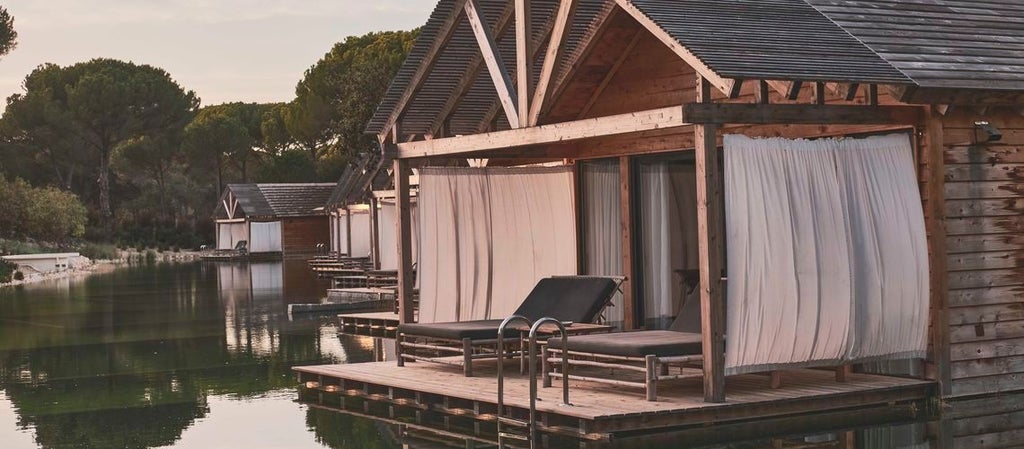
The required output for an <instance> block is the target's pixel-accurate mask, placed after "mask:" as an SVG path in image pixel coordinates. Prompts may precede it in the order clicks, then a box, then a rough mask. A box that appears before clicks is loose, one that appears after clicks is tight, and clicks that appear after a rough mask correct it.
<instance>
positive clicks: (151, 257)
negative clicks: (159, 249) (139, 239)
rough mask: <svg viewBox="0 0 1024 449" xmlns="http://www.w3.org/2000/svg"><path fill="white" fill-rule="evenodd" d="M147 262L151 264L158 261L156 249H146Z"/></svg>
mask: <svg viewBox="0 0 1024 449" xmlns="http://www.w3.org/2000/svg"><path fill="white" fill-rule="evenodd" d="M146 263H147V264H149V265H152V264H154V263H156V251H153V250H151V249H150V250H146Z"/></svg>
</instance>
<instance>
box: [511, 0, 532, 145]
mask: <svg viewBox="0 0 1024 449" xmlns="http://www.w3.org/2000/svg"><path fill="white" fill-rule="evenodd" d="M513 1H514V2H515V5H516V84H517V85H518V89H519V109H518V110H519V123H520V124H521V125H522V126H526V124H527V123H529V121H530V98H531V96H532V94H533V86H532V84H533V69H532V68H533V52H532V51H531V48H530V47H531V46H532V43H533V42H532V41H533V39H532V37H533V36H532V35H531V32H530V20H532V19H533V16H532V15H531V14H530V1H529V0H513ZM513 128H516V127H513Z"/></svg>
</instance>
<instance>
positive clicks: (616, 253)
mask: <svg viewBox="0 0 1024 449" xmlns="http://www.w3.org/2000/svg"><path fill="white" fill-rule="evenodd" d="M582 174H583V186H582V188H583V216H584V223H583V233H584V245H585V250H586V258H587V260H586V270H587V274H593V275H610V276H621V275H622V273H623V271H622V195H621V194H620V190H619V189H620V181H619V179H620V176H619V164H618V161H599V162H585V163H583V170H582ZM623 307H624V305H623V303H622V293H616V294H615V296H614V297H612V301H611V307H609V308H607V309H605V311H604V318H605V322H606V323H607V324H610V325H613V326H617V327H621V326H622V323H623V321H624V320H625V316H624V315H623V310H624V309H623Z"/></svg>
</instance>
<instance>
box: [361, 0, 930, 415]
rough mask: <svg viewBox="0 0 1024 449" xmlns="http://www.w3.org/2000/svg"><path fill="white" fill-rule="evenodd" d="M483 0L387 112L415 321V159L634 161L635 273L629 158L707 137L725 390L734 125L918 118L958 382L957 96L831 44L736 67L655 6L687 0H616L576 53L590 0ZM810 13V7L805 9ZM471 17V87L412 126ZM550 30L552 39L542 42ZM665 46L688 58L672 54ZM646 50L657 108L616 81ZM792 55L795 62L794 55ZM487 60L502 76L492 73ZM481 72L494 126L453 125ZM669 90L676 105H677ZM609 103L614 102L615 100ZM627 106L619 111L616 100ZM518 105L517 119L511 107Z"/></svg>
mask: <svg viewBox="0 0 1024 449" xmlns="http://www.w3.org/2000/svg"><path fill="white" fill-rule="evenodd" d="M480 3H481V0H453V1H447V0H446V1H444V2H442V4H444V5H447V4H450V5H449V6H450V7H451V10H450V12H449V14H447V15H446V16H443V20H437V21H436V25H437V27H436V30H434V31H435V32H434V33H433V38H432V39H431V40H429V42H427V43H425V44H422V45H420V50H421V53H420V54H419V56H420V59H419V60H420V63H419V65H418V66H416V70H415V71H414V72H413V73H411V75H410V76H408V77H407V78H406V79H405V81H404V84H403V85H400V86H399V87H400V89H398V90H397V91H396V92H400V94H399V95H397V96H396V99H395V101H394V102H393V105H392V107H390V109H389V111H387V114H386V117H387V119H386V121H385V122H384V124H383V126H381V127H378V130H379V132H378V138H379V140H380V142H381V144H382V146H383V148H384V149H385V152H386V156H387V157H390V158H392V159H393V169H394V182H395V195H396V202H397V206H398V220H397V223H396V227H397V234H396V235H397V236H398V242H399V260H400V266H399V275H398V279H399V294H398V296H399V304H400V306H399V309H400V316H401V320H402V321H404V322H409V321H412V320H413V309H412V301H411V298H412V290H413V281H412V277H411V272H412V263H413V261H412V259H411V250H410V248H411V230H410V223H411V219H410V195H409V184H408V174H409V172H410V168H411V167H414V166H417V165H425V164H427V163H430V162H432V161H442V160H448V159H454V158H491V159H492V160H495V161H506V162H508V163H515V162H516V161H519V162H523V161H531V162H532V161H538V160H559V159H564V160H585V159H594V158H602V157H618V158H620V160H621V162H622V163H621V164H620V169H621V170H622V176H621V182H622V186H621V195H622V198H623V202H622V204H623V210H622V217H623V219H622V224H623V229H622V244H623V247H624V251H623V254H624V257H625V258H626V259H627V260H626V261H625V262H624V264H623V266H624V267H625V271H626V272H625V273H624V274H625V275H626V276H627V277H628V278H633V273H632V268H631V267H632V263H630V261H629V258H630V257H632V254H634V252H633V251H632V249H633V245H634V242H633V233H634V230H633V229H632V224H631V219H630V217H631V216H632V214H633V212H632V211H631V210H630V201H629V199H630V198H631V197H632V195H633V192H632V191H631V189H632V188H633V187H632V186H631V183H630V177H631V175H630V173H629V157H630V156H634V155H640V154H651V153H658V152H665V151H671V150H678V149H689V148H692V149H693V150H694V151H695V160H696V173H697V211H696V213H697V222H698V226H699V229H698V236H699V255H700V285H701V293H700V298H701V320H702V332H703V357H704V368H703V369H704V395H705V400H706V401H710V402H723V401H724V400H725V389H724V388H725V376H724V349H725V344H724V331H725V323H724V302H723V297H722V296H723V293H722V292H723V288H722V279H721V276H720V274H721V273H722V271H723V254H724V244H725V242H724V239H725V237H724V236H723V235H722V234H721V233H720V231H719V230H720V229H721V222H722V220H723V217H722V215H723V211H722V210H721V206H720V205H721V204H722V199H721V197H722V192H721V188H720V185H721V180H720V176H721V172H720V169H719V157H718V148H719V147H720V141H721V137H722V135H723V134H724V133H742V134H747V135H752V136H782V137H820V136H838V135H847V134H857V133H866V132H877V131H884V130H896V129H901V130H913V132H914V133H915V136H917V142H916V143H917V147H918V148H917V155H916V157H917V159H918V164H919V166H920V167H923V168H925V167H926V169H922V170H920V172H919V182H920V184H921V185H922V192H921V193H922V197H923V198H925V202H926V204H925V214H926V217H925V220H926V226H927V232H928V236H929V238H928V247H929V263H930V266H931V280H930V285H931V309H932V311H933V313H932V315H933V317H932V320H933V321H932V329H933V332H932V336H931V346H932V349H931V351H930V357H929V360H928V366H929V367H930V369H929V372H930V373H931V376H932V377H933V378H934V379H935V380H937V381H938V383H939V385H940V387H941V389H942V391H943V392H944V393H945V394H948V392H949V388H950V372H949V365H950V364H949V345H950V343H949V335H948V332H947V331H946V330H947V329H948V324H947V323H946V320H948V313H946V309H947V307H948V306H947V285H946V284H947V271H946V263H947V258H946V246H945V245H946V244H945V242H946V239H945V227H944V215H945V209H944V201H943V198H944V190H943V173H944V170H943V164H944V160H943V128H942V126H943V125H942V120H941V115H940V112H939V111H940V110H942V109H943V107H942V106H936V105H932V104H929V103H930V102H932V101H934V100H935V99H937V98H946V97H942V96H941V95H940V94H939V93H937V91H934V90H932V91H929V90H928V89H923V88H918V86H916V85H915V84H914V83H913V82H912V81H911V80H909V79H906V78H901V77H902V75H901V74H900V73H899V72H898V71H896V70H893V72H894V74H893V75H891V76H889V75H888V74H883V75H880V74H878V73H870V72H869V73H864V74H860V73H851V72H848V71H844V70H832V71H830V70H829V69H828V62H827V60H828V58H829V56H825V55H822V56H820V58H821V59H823V60H825V61H826V62H823V69H822V70H821V71H820V72H821V73H816V72H814V71H813V70H809V69H802V68H800V67H797V69H795V70H794V72H793V73H791V74H789V75H785V74H781V75H780V74H779V73H781V72H779V70H778V69H775V71H774V72H773V71H771V70H762V68H761V67H759V66H757V62H756V61H754V62H750V63H748V65H749V66H750V67H749V69H750V70H749V76H743V77H740V76H738V75H737V73H735V70H734V69H729V70H722V69H719V68H718V67H716V66H715V64H709V63H708V62H707V61H708V59H707V58H705V57H704V56H703V55H702V54H701V51H698V50H694V49H692V48H689V47H688V46H686V45H683V43H681V41H680V38H679V36H676V35H673V34H672V33H671V30H668V31H667V30H666V27H665V26H663V24H662V23H659V22H658V20H656V16H657V14H655V13H654V12H652V10H651V8H654V7H655V6H659V5H660V6H664V5H666V4H672V2H667V3H666V2H652V1H647V2H635V1H630V0H615V1H614V2H610V3H611V5H610V6H609V7H608V8H607V10H602V11H600V12H599V13H598V14H597V15H596V17H595V18H594V19H593V20H591V21H590V22H589V24H588V25H586V26H587V27H588V30H587V32H586V33H582V37H577V38H576V41H575V44H574V46H573V48H572V51H570V49H569V48H568V45H567V42H568V39H569V36H570V30H571V28H572V26H579V24H578V23H577V24H576V25H573V24H574V21H573V18H574V17H575V14H576V11H577V8H578V7H579V6H580V0H557V1H556V2H555V3H556V4H557V8H556V9H555V12H554V14H552V15H551V17H550V18H544V19H543V20H542V19H538V18H536V17H535V16H532V15H531V11H530V9H531V2H530V1H528V0H512V1H511V3H510V4H509V5H508V6H507V8H506V9H504V10H502V11H503V12H502V13H501V14H498V15H497V20H496V21H494V20H492V21H490V22H488V21H486V20H485V18H484V15H483V14H482V13H481V4H480ZM534 3H536V2H534ZM638 3H644V4H645V7H646V8H647V9H641V8H640V7H638V6H637V4H638ZM651 4H656V5H654V6H651ZM812 12H813V11H812ZM812 12H807V14H811V13H812ZM435 14H438V12H437V11H435ZM492 16H493V14H492ZM797 19H800V17H796V18H795V19H794V20H797ZM780 20H790V19H788V18H782V19H780ZM462 21H465V22H462ZM460 23H468V24H469V26H470V27H471V29H472V33H473V37H474V39H475V44H476V48H475V49H474V50H476V51H477V52H478V55H479V58H478V59H477V60H473V61H471V62H470V64H469V67H468V68H467V69H466V70H465V71H464V72H462V74H461V77H460V78H459V79H458V82H457V83H456V84H455V89H456V91H455V94H454V95H451V96H450V97H448V99H447V101H446V103H445V104H443V105H441V107H440V108H438V109H437V110H436V115H435V116H433V117H429V120H427V121H428V122H430V123H431V126H430V128H431V129H429V130H428V132H419V131H413V132H405V131H403V130H402V129H401V128H402V127H401V125H402V121H403V118H404V117H407V114H411V113H412V112H410V108H409V106H410V104H412V102H413V100H414V98H415V97H416V96H417V94H418V93H420V92H421V90H423V89H424V87H425V86H427V84H428V83H427V80H428V78H429V77H430V76H431V73H432V70H434V69H435V68H436V66H435V63H436V62H437V61H438V60H439V59H440V56H441V54H442V53H443V52H444V51H445V49H446V47H447V46H450V45H455V43H453V42H455V41H454V40H453V36H454V33H455V30H456V29H457V26H458V25H459V24H460ZM821 26H822V27H826V25H821ZM531 27H540V28H541V29H540V30H537V29H533V28H531ZM510 28H511V31H510ZM826 28H827V27H826ZM836 28H837V29H838V27H836ZM510 42H514V50H515V62H514V64H511V65H509V64H506V62H505V61H504V60H503V58H502V52H501V51H500V48H501V46H502V44H505V45H508V44H509V43H510ZM544 42H546V43H547V45H546V46H543V45H541V44H542V43H544ZM750 45H754V44H750ZM843 45H846V44H845V43H844V44H843ZM849 45H853V44H849ZM703 51H704V52H705V53H711V52H710V51H709V50H706V49H704V50H703ZM665 55H673V56H674V57H675V58H661V57H662V56H665ZM835 57H836V58H840V57H841V56H835ZM879 59H880V58H879ZM638 60H640V61H647V63H648V64H651V67H650V71H653V72H657V73H658V74H661V73H663V72H665V73H670V74H671V76H672V77H673V78H672V80H671V82H672V83H673V84H672V93H671V95H664V96H663V97H662V98H657V99H655V100H650V101H646V104H650V105H651V106H656V107H651V108H637V107H634V106H633V104H634V103H645V102H644V101H640V102H635V101H632V100H631V98H629V97H628V95H629V92H628V91H625V93H624V91H623V90H622V89H620V90H617V91H616V90H615V86H616V83H619V84H622V83H629V82H630V81H629V80H628V79H627V80H626V81H623V79H622V78H617V76H620V75H621V74H622V73H624V72H623V71H624V70H627V69H629V68H630V66H629V65H630V64H633V63H635V62H637V61H638ZM804 62H807V61H804ZM883 62H884V61H883ZM780 63H782V64H783V66H785V61H781V62H780ZM794 64H795V65H798V66H799V64H796V63H794ZM534 65H539V67H534ZM596 65H600V66H601V70H591V72H595V71H596V72H602V76H597V77H595V76H592V75H593V73H587V70H589V68H590V67H593V66H596ZM741 66H742V64H741ZM509 67H513V68H514V70H510V69H508V68H509ZM660 67H664V70H662V69H660ZM483 70H486V74H482V72H483ZM880 70H881V69H880ZM531 74H535V75H534V76H531ZM445 75H450V74H445ZM478 75H479V76H478ZM652 76H653V75H652ZM478 78H482V79H486V80H489V82H490V87H491V88H492V89H493V95H494V99H493V105H492V107H491V108H490V109H489V111H490V112H488V113H487V114H486V115H484V118H483V120H481V123H482V125H481V129H480V131H479V132H474V133H463V134H461V135H457V134H459V133H456V132H446V131H445V129H446V125H445V124H446V123H449V120H450V118H451V116H452V114H453V111H455V110H456V109H458V107H459V99H461V98H465V96H466V92H468V91H469V90H470V89H471V86H473V85H474V83H475V82H477V81H479V80H478ZM686 79H688V80H690V81H689V82H687V81H685V80H686ZM635 82H636V83H642V82H644V80H639V81H635ZM687 84H689V87H687ZM628 85H629V86H634V84H628ZM680 86H682V87H680ZM393 90H394V88H393ZM638 95H639V94H638ZM650 97H651V98H656V97H655V96H654V95H651V96H650ZM645 98H646V97H645ZM666 102H670V103H671V104H667V105H666V104H663V103H666ZM659 103H661V104H659ZM602 105H603V106H602ZM607 105H613V106H611V107H604V106H607ZM598 106H602V107H598ZM616 108H618V109H619V111H618V113H613V114H606V115H602V114H601V111H603V110H608V109H611V110H614V109H616ZM491 112H493V113H491ZM502 114H503V116H504V119H505V121H504V122H500V121H499V120H497V118H496V117H500V116H501V115H502ZM505 122H507V123H505ZM630 295H631V294H630V290H629V289H627V290H626V296H627V297H626V301H625V309H626V310H625V315H626V320H627V322H626V327H627V328H632V327H635V326H636V323H635V322H634V321H633V316H632V315H633V310H632V304H633V301H632V298H631V296H630Z"/></svg>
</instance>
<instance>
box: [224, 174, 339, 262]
mask: <svg viewBox="0 0 1024 449" xmlns="http://www.w3.org/2000/svg"><path fill="white" fill-rule="evenodd" d="M333 188H334V184H327V183H324V184H229V185H228V186H227V188H225V189H224V193H223V194H222V195H221V198H220V203H219V204H218V205H217V209H216V211H215V212H214V216H213V218H214V222H215V223H216V225H217V249H218V250H230V249H234V248H236V246H237V245H238V244H239V242H240V241H245V242H246V244H245V245H246V249H247V250H248V252H249V253H250V254H269V253H281V254H312V253H314V252H316V246H317V245H318V244H321V243H327V241H328V239H329V229H328V218H327V215H326V214H324V213H323V212H322V209H323V205H324V204H325V203H326V202H327V199H328V197H329V196H330V194H331V190H332V189H333Z"/></svg>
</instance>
